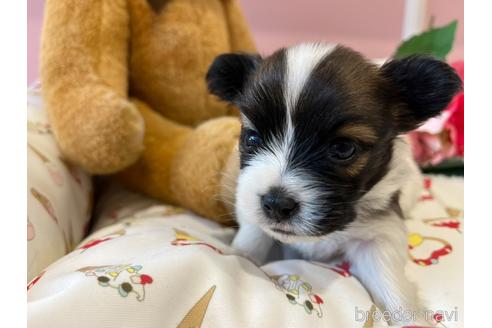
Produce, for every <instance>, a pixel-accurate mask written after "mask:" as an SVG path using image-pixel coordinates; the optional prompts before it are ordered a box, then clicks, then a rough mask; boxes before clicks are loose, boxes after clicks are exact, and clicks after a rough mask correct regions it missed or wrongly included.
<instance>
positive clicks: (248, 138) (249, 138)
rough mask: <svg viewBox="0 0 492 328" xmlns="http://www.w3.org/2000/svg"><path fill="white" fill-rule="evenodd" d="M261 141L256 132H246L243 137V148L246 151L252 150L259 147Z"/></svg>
mask: <svg viewBox="0 0 492 328" xmlns="http://www.w3.org/2000/svg"><path fill="white" fill-rule="evenodd" d="M262 143H263V140H262V139H261V137H260V135H259V134H258V132H256V131H253V130H247V131H246V133H245V135H244V146H245V147H246V149H247V150H248V151H251V150H254V149H255V148H257V147H259V146H261V144H262Z"/></svg>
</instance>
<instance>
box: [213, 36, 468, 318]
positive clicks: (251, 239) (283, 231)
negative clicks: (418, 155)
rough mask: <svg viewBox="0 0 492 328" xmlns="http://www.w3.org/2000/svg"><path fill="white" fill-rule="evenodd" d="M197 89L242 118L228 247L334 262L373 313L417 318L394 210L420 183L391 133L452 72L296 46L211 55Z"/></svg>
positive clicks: (452, 81)
mask: <svg viewBox="0 0 492 328" xmlns="http://www.w3.org/2000/svg"><path fill="white" fill-rule="evenodd" d="M207 82H208V86H209V89H210V91H211V92H212V93H213V94H215V95H217V96H219V97H220V98H222V99H223V100H226V101H228V102H230V103H233V104H235V105H236V106H237V107H238V108H239V109H240V111H241V117H242V132H241V138H240V141H239V152H240V172H239V177H238V180H237V188H236V195H235V205H236V206H235V211H236V215H237V220H238V222H239V224H240V229H239V232H238V234H237V236H236V238H235V239H234V242H233V245H234V246H235V247H236V248H238V249H239V250H240V251H242V252H243V253H244V254H246V255H247V256H249V257H250V258H253V259H254V260H255V261H257V262H260V263H261V262H263V261H264V260H265V258H266V255H267V253H268V250H269V248H270V246H271V245H272V243H273V239H277V240H279V241H281V242H284V243H289V244H291V246H292V247H294V248H296V249H298V250H299V251H301V253H302V254H303V255H305V257H306V258H309V259H313V260H319V261H326V260H329V259H330V258H331V257H333V256H334V255H340V254H341V255H343V256H344V257H345V258H346V259H347V260H348V261H349V262H350V263H351V272H352V273H353V274H354V275H355V276H356V277H358V279H359V280H360V281H361V282H362V283H363V284H364V286H365V287H366V288H367V289H368V291H369V292H370V293H371V295H372V297H373V299H374V301H375V302H376V304H377V305H378V306H379V307H380V308H381V309H383V310H388V311H398V309H403V310H417V309H418V306H419V305H418V302H417V295H416V290H415V288H414V286H413V285H412V284H411V283H410V282H409V281H408V280H407V279H406V278H405V273H404V267H405V263H406V260H407V234H406V230H405V225H404V222H403V214H402V213H404V212H405V210H407V208H409V207H410V206H411V205H412V203H413V201H414V200H416V198H417V195H418V190H419V187H420V185H421V180H420V173H419V170H418V168H417V166H416V165H415V163H414V162H413V160H412V155H411V152H410V150H409V147H408V145H407V144H406V142H405V140H404V139H403V137H402V134H404V133H406V132H408V131H410V130H413V129H415V128H416V127H418V126H419V124H421V123H422V122H424V121H425V120H427V119H428V118H430V117H433V116H435V115H437V114H439V113H440V112H441V111H442V110H443V109H444V108H445V107H446V106H447V105H448V103H449V102H450V100H451V99H452V97H453V95H454V94H455V93H456V92H458V91H459V90H460V88H461V81H460V78H459V77H458V76H457V75H456V73H455V72H454V70H453V69H452V68H450V67H449V66H448V65H447V64H445V63H444V62H441V61H438V60H436V59H433V58H430V57H427V56H411V57H408V58H404V59H398V60H390V61H388V62H386V63H385V64H384V65H383V66H382V67H378V66H377V65H375V64H372V63H370V62H369V61H368V60H366V59H365V58H364V57H363V56H362V55H361V54H359V53H357V52H355V51H353V50H351V49H349V48H346V47H343V46H331V45H325V44H301V45H297V46H294V47H290V48H286V49H280V50H278V51H277V52H275V53H274V54H272V55H271V56H269V57H267V58H264V59H263V58H261V57H260V56H258V55H247V54H225V55H221V56H219V57H217V58H216V59H215V61H214V62H213V64H212V66H211V67H210V69H209V72H208V74H207ZM402 210H403V211H402Z"/></svg>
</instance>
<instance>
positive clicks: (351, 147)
mask: <svg viewBox="0 0 492 328" xmlns="http://www.w3.org/2000/svg"><path fill="white" fill-rule="evenodd" d="M356 150H357V147H356V146H355V143H354V142H353V141H351V140H349V139H335V140H334V141H332V143H331V144H330V156H331V157H332V158H333V159H335V160H339V161H345V160H348V159H350V158H351V157H352V156H354V154H355V151H356Z"/></svg>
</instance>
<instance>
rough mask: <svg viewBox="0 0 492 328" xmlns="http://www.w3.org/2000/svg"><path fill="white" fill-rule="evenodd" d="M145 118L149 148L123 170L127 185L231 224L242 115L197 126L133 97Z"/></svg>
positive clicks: (121, 176) (146, 144) (121, 178)
mask: <svg viewBox="0 0 492 328" xmlns="http://www.w3.org/2000/svg"><path fill="white" fill-rule="evenodd" d="M134 102H135V104H136V105H137V107H138V109H139V110H140V112H141V114H142V117H143V118H144V120H145V128H146V133H145V138H144V145H145V151H144V152H143V154H142V157H141V158H140V159H139V160H138V161H137V162H136V163H135V164H134V165H132V166H131V167H130V168H128V169H127V170H125V171H123V172H122V173H121V174H119V178H120V180H122V181H123V182H124V183H125V184H126V185H127V186H129V187H131V188H132V189H135V190H138V191H142V192H144V193H146V194H148V195H151V196H153V197H156V198H158V199H161V200H163V201H165V202H168V203H172V204H175V205H179V206H183V207H186V208H189V209H191V210H193V211H195V212H196V213H198V214H200V215H203V216H205V217H208V218H212V219H213V220H214V221H218V222H221V223H231V222H232V221H231V216H232V215H231V214H232V213H231V207H229V206H228V205H229V203H231V202H232V201H233V194H234V182H235V176H236V174H237V170H238V169H239V162H238V160H237V159H238V155H237V147H236V145H237V142H238V138H239V134H240V123H239V120H238V119H237V118H233V117H221V118H216V119H212V120H209V121H206V122H204V123H202V124H200V125H199V126H198V127H196V128H190V127H187V126H183V125H179V124H177V123H175V122H173V121H171V120H169V119H167V118H164V117H163V116H161V115H159V114H157V113H156V112H155V111H153V110H151V109H150V108H149V107H148V106H147V105H145V104H144V103H143V102H141V101H138V100H134Z"/></svg>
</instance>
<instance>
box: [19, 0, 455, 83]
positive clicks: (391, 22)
mask: <svg viewBox="0 0 492 328" xmlns="http://www.w3.org/2000/svg"><path fill="white" fill-rule="evenodd" d="M240 2H241V4H242V6H243V9H244V13H245V15H246V18H247V20H248V22H249V24H250V27H251V30H252V32H253V35H254V37H255V39H256V42H257V45H258V49H259V51H260V52H261V53H263V54H268V53H271V52H272V51H273V50H275V49H277V48H279V47H281V46H285V45H289V44H293V43H296V42H299V41H309V40H313V41H315V40H325V41H329V42H338V43H343V44H345V45H348V46H351V47H353V48H355V49H357V50H359V51H361V52H363V53H364V54H366V55H367V56H370V57H373V58H382V57H387V56H389V55H391V54H392V53H393V51H394V50H395V48H396V46H397V45H398V42H399V41H400V36H401V25H402V19H403V6H404V1H403V0H371V1H367V0H288V1H287V0H240ZM43 4H44V0H28V1H27V18H28V27H27V33H28V35H27V37H28V45H27V49H28V54H27V58H28V62H27V74H28V75H27V81H28V83H31V82H32V81H34V80H35V79H36V78H37V77H38V55H39V36H40V30H41V25H42V15H43ZM428 7H429V17H430V16H431V15H433V16H435V23H434V24H435V25H437V26H439V25H443V24H446V23H449V22H450V21H451V20H453V19H458V20H459V25H458V33H457V39H456V43H455V47H454V49H453V52H452V53H451V54H450V56H449V58H448V59H449V60H455V59H460V58H463V0H428Z"/></svg>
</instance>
